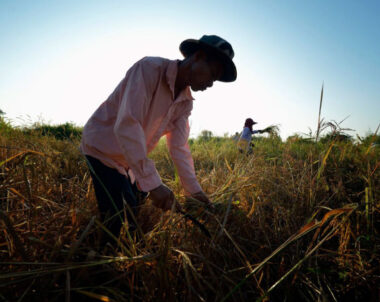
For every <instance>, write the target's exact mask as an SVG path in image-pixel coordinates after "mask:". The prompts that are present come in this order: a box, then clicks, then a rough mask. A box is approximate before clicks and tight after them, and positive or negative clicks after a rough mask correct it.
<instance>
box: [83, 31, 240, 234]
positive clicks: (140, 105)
mask: <svg viewBox="0 0 380 302" xmlns="http://www.w3.org/2000/svg"><path fill="white" fill-rule="evenodd" d="M180 51H181V52H182V54H183V55H184V57H185V58H184V60H182V61H181V60H169V59H164V58H159V57H145V58H143V59H141V60H140V61H138V62H137V63H135V64H134V65H133V66H132V67H131V68H130V69H129V70H128V72H127V74H126V76H125V77H124V79H123V80H122V81H121V82H120V83H119V85H118V86H117V87H116V88H115V90H114V91H113V92H112V94H111V95H110V96H109V97H108V99H107V100H106V101H105V102H103V103H102V104H101V105H100V107H99V108H98V109H97V110H96V111H95V113H94V114H93V115H92V116H91V118H90V119H89V120H88V122H87V123H86V125H85V127H84V130H83V136H82V142H81V150H82V152H83V154H84V155H85V156H86V159H87V163H88V165H89V167H90V171H91V175H92V179H93V183H94V188H95V193H96V198H97V201H98V206H99V210H100V213H101V216H102V220H103V221H105V222H106V221H108V222H107V223H106V226H107V227H108V229H109V230H110V231H111V232H112V233H113V234H114V235H116V236H118V235H119V232H120V228H121V225H122V220H123V219H124V216H122V213H123V212H124V211H123V209H124V204H123V200H124V201H126V202H127V203H128V205H129V207H130V208H132V210H133V211H135V209H136V207H137V206H138V203H139V198H138V196H139V195H144V194H146V193H147V192H150V197H151V199H152V201H153V204H154V205H155V206H157V207H159V208H162V209H163V210H168V209H170V208H171V207H172V204H173V202H175V198H174V194H173V192H172V191H171V190H170V189H169V188H168V187H167V186H165V185H164V184H163V183H162V181H161V178H160V176H159V174H158V172H157V170H156V168H155V165H154V163H153V162H152V160H151V159H149V158H148V157H147V155H148V153H149V152H151V151H152V149H153V148H154V147H155V146H156V144H157V143H158V141H159V139H160V138H161V137H162V136H163V135H166V138H167V145H168V148H169V151H170V155H171V158H172V160H173V162H174V164H175V166H176V168H177V171H178V175H179V177H180V180H181V183H182V185H183V187H184V189H185V191H186V193H187V194H188V195H191V196H192V197H193V198H196V199H198V200H200V201H202V202H204V203H205V204H209V203H210V200H209V199H208V197H207V196H206V194H205V193H204V192H203V190H202V188H201V187H200V185H199V183H198V181H197V179H196V176H195V171H194V164H193V160H192V156H191V153H190V149H189V146H188V144H187V140H188V136H189V123H188V117H189V115H190V114H191V110H192V108H193V97H192V95H191V92H190V88H191V90H193V91H199V90H205V89H207V88H208V87H211V86H212V85H213V82H214V81H222V82H232V81H235V79H236V67H235V64H234V63H233V61H232V58H233V56H234V51H233V49H232V47H231V45H230V44H229V43H228V42H227V41H225V40H223V39H222V38H220V37H218V36H214V35H210V36H207V35H205V36H203V37H202V38H200V39H199V40H196V39H188V40H185V41H183V42H182V43H181V45H180ZM126 212H127V213H128V211H126ZM117 213H119V215H117ZM107 216H110V217H113V218H111V219H107ZM121 218H122V219H121ZM127 218H128V223H129V226H130V229H131V228H133V225H134V224H133V220H132V217H127Z"/></svg>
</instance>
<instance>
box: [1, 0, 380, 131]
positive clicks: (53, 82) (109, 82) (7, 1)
mask: <svg viewBox="0 0 380 302" xmlns="http://www.w3.org/2000/svg"><path fill="white" fill-rule="evenodd" d="M203 34H216V35H219V36H221V37H223V38H225V39H226V40H228V41H229V42H230V43H231V44H232V46H233V48H234V51H235V58H234V61H235V64H236V66H237V70H238V78H237V81H236V82H234V83H229V84H226V83H221V82H217V83H216V84H214V86H213V87H212V88H211V89H209V90H207V91H204V92H199V93H194V94H193V95H194V97H195V98H196V100H195V102H194V109H193V113H192V115H191V118H190V119H191V127H192V131H191V134H192V136H196V135H198V134H199V132H200V131H201V130H204V129H207V130H211V131H212V132H213V133H214V134H216V135H223V134H224V133H229V134H233V133H235V132H237V131H239V132H240V131H241V130H242V127H243V124H244V121H245V119H246V118H248V117H252V118H253V119H254V120H256V121H257V122H258V124H257V125H256V127H255V128H256V129H260V128H264V127H266V126H269V125H271V124H279V125H280V131H281V136H282V137H283V138H286V137H287V136H289V135H292V134H295V133H308V132H309V128H311V129H312V130H313V131H315V130H316V126H317V120H318V108H319V97H320V90H321V86H322V82H324V85H325V91H324V103H323V108H322V116H323V117H324V118H325V120H335V121H337V122H339V121H341V120H343V119H344V118H345V117H347V116H349V118H348V119H347V120H345V121H344V122H343V124H342V127H344V128H351V129H354V130H356V132H350V133H351V134H355V133H357V134H359V135H365V134H366V133H367V132H368V131H372V132H374V131H375V130H376V128H377V126H378V124H379V123H380V1H378V0H374V1H356V0H341V1H333V0H326V1H304V0H299V1H292V0H288V1H254V0H251V1H249V0H247V1H241V0H234V1H231V0H229V1H222V0H219V1H205V0H202V1H198V0H192V1H178V0H173V1H165V0H161V1H144V0H139V1H135V0H134V1H126V0H124V1H97V0H91V1H90V0H86V1H84V0H81V1H71V0H65V1H48V0H46V1H40V0H33V1H30V0H25V1H21V0H20V1H15V0H2V1H1V2H0V66H1V68H0V109H1V110H3V111H4V112H5V113H6V117H8V118H9V119H11V120H12V121H13V122H14V123H15V124H20V121H24V122H34V121H37V120H39V119H41V118H42V119H43V120H44V121H46V122H50V123H52V124H58V123H64V122H67V121H71V122H74V123H75V124H77V125H84V124H85V122H86V121H87V119H88V118H89V117H90V115H91V114H92V113H93V111H94V110H95V109H96V108H97V107H98V106H99V105H100V104H101V103H102V102H103V101H104V100H105V99H106V98H107V97H108V95H109V94H110V93H111V92H112V91H113V89H114V88H115V87H116V85H117V84H118V83H119V81H120V80H121V79H122V78H123V76H124V75H125V73H126V71H127V70H128V68H129V67H130V66H131V65H132V64H133V63H134V62H135V61H137V60H139V59H140V58H142V57H144V56H161V57H166V58H170V59H179V58H181V54H180V52H179V50H178V46H179V44H180V43H181V42H182V41H183V40H185V39H187V38H196V39H198V38H200V37H201V36H202V35H203Z"/></svg>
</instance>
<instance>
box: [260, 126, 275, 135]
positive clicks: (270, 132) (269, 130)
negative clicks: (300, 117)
mask: <svg viewBox="0 0 380 302" xmlns="http://www.w3.org/2000/svg"><path fill="white" fill-rule="evenodd" d="M261 132H262V133H269V134H274V133H278V132H279V127H278V125H271V126H268V127H266V128H265V129H263V130H261Z"/></svg>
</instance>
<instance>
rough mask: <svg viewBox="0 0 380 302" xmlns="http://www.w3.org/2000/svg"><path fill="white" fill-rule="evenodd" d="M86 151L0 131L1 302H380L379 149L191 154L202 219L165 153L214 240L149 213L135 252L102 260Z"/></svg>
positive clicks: (196, 149)
mask: <svg viewBox="0 0 380 302" xmlns="http://www.w3.org/2000/svg"><path fill="white" fill-rule="evenodd" d="M78 144H79V141H78V140H74V141H71V140H57V139H55V138H53V137H50V136H41V135H40V133H38V132H33V131H31V132H28V133H26V134H25V133H23V132H22V131H21V130H18V129H12V128H11V127H7V126H6V125H5V126H4V125H3V126H2V128H1V129H0V169H1V174H0V202H1V207H0V210H1V211H0V215H1V216H0V259H1V273H0V280H1V281H0V301H77V300H80V301H87V300H88V301H164V300H165V301H248V300H249V301H252V300H255V299H257V300H261V301H284V300H287V301H295V300H299V301H317V300H319V301H344V300H351V301H352V300H356V301H378V299H379V289H378V285H379V281H380V280H379V275H380V265H379V248H380V240H379V230H380V228H379V226H380V213H379V211H380V198H379V197H380V172H379V170H380V168H379V165H380V157H379V154H380V151H379V148H378V147H371V145H370V144H364V143H352V142H350V141H346V142H341V141H336V140H328V141H327V142H324V143H321V142H318V143H315V142H310V141H304V140H301V139H299V140H297V139H295V140H289V141H288V142H286V143H284V142H281V140H279V139H278V137H276V136H272V137H270V138H265V139H261V140H258V141H257V142H256V143H255V144H256V147H255V149H254V154H253V156H245V155H241V154H240V153H239V152H237V150H236V147H235V144H234V142H233V141H232V140H230V139H222V138H220V139H213V138H210V139H208V140H206V141H203V140H200V139H198V140H193V141H192V145H191V147H192V152H193V157H194V161H195V166H196V170H197V173H198V177H199V180H200V183H201V185H202V187H203V188H204V189H205V191H206V192H207V193H208V194H209V196H210V197H211V199H212V200H213V201H214V203H215V209H214V210H205V209H203V208H202V207H201V206H200V205H199V204H197V203H196V202H195V201H187V202H185V200H184V197H183V196H182V191H181V186H180V183H179V180H178V177H177V175H176V173H175V170H174V168H173V165H172V163H171V161H170V157H169V155H168V152H167V150H166V148H165V145H164V143H163V142H161V143H160V144H159V146H158V147H157V148H156V150H155V151H154V153H153V154H152V155H151V156H152V158H153V159H154V160H155V162H156V165H157V169H158V170H159V172H160V174H161V176H162V178H163V180H164V182H165V183H166V184H167V185H168V186H170V187H171V188H172V189H173V190H174V191H175V194H176V196H177V197H178V199H179V200H180V201H181V203H183V204H184V206H185V208H186V211H188V212H189V213H191V214H192V215H193V216H194V217H196V218H197V219H198V220H199V221H200V222H201V223H203V224H204V226H205V227H206V228H207V229H208V231H209V232H210V234H211V238H208V237H207V236H206V235H205V234H204V233H203V232H202V231H201V229H200V228H199V227H197V226H196V225H194V224H193V223H192V222H191V221H189V220H186V219H184V218H183V217H182V216H181V215H180V214H177V213H162V212H161V211H160V210H157V209H155V208H154V207H153V206H151V205H150V203H149V201H148V202H147V203H146V204H144V205H142V206H141V209H140V212H139V216H138V217H137V219H138V222H139V224H140V227H141V234H140V237H141V238H140V240H136V238H131V237H129V236H128V234H125V233H124V235H123V236H121V238H120V240H118V241H115V244H114V247H111V246H105V247H103V246H99V233H100V232H103V231H105V230H103V228H102V225H101V224H100V223H99V221H98V220H97V218H96V217H97V208H96V201H95V196H94V193H93V188H92V186H91V179H90V177H89V173H88V170H87V167H86V164H85V162H84V159H83V158H82V156H81V155H80V153H79V151H78Z"/></svg>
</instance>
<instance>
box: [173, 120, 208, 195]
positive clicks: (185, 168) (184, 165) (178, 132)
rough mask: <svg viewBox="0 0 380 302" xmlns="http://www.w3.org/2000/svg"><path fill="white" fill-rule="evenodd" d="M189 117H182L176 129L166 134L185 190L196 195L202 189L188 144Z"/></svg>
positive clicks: (176, 124) (177, 122)
mask: <svg viewBox="0 0 380 302" xmlns="http://www.w3.org/2000/svg"><path fill="white" fill-rule="evenodd" d="M189 115H190V113H189V114H188V115H184V116H181V117H180V118H178V119H177V120H176V121H175V122H174V126H175V127H174V128H173V130H172V131H170V132H169V133H167V134H166V142H167V145H168V149H169V152H170V156H171V158H172V160H173V162H174V165H175V166H176V168H177V171H178V175H179V178H180V180H181V183H182V186H183V188H184V189H185V191H186V192H187V193H188V194H194V193H197V192H200V191H202V188H201V186H200V185H199V183H198V181H197V178H196V176H195V170H194V162H193V157H192V156H191V152H190V147H189V144H188V142H187V140H188V138H189V133H190V126H189V121H188V116H189Z"/></svg>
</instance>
